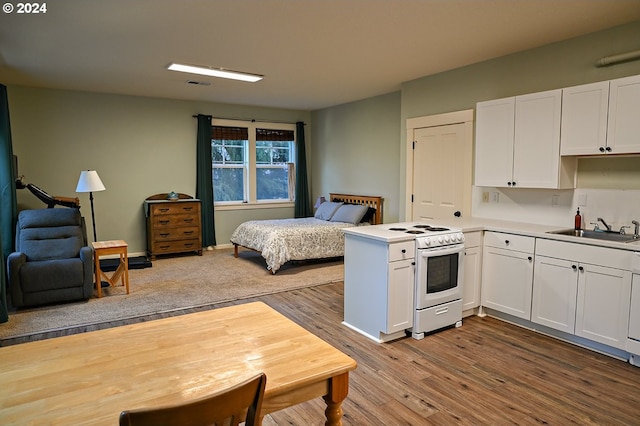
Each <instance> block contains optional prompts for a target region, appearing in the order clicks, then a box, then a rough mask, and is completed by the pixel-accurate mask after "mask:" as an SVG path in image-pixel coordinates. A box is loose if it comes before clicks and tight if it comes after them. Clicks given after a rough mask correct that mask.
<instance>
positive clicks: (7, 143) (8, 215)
mask: <svg viewBox="0 0 640 426" xmlns="http://www.w3.org/2000/svg"><path fill="white" fill-rule="evenodd" d="M15 178H16V175H15V163H14V161H13V147H12V145H11V126H10V125H9V101H8V99H7V88H6V86H4V85H2V84H0V206H2V208H1V209H0V260H2V267H0V272H2V274H1V277H0V279H1V281H0V322H7V321H8V320H9V311H8V309H7V271H6V270H5V267H6V264H7V256H9V253H11V252H12V251H13V247H14V239H15V237H14V233H15V225H16V218H17V216H18V203H17V201H16V180H15Z"/></svg>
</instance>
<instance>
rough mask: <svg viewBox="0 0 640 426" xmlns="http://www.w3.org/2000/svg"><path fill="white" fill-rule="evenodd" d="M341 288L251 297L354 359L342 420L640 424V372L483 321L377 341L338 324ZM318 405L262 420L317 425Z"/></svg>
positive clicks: (270, 425) (363, 422)
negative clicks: (355, 365)
mask: <svg viewBox="0 0 640 426" xmlns="http://www.w3.org/2000/svg"><path fill="white" fill-rule="evenodd" d="M342 291H343V285H342V283H337V284H327V285H323V286H318V287H313V288H306V289H301V290H295V291H290V292H285V293H279V294H273V295H268V296H263V297H260V298H257V299H255V300H262V301H264V302H266V303H268V304H269V305H270V306H272V307H273V308H274V309H276V310H278V311H279V312H281V313H282V314H284V315H285V316H287V317H289V318H290V319H292V320H293V321H295V322H297V323H299V324H300V325H302V326H303V327H305V328H306V329H308V330H309V331H311V332H313V333H314V334H316V335H318V336H319V337H321V338H322V339H324V340H326V341H327V342H329V343H331V344H332V345H334V346H335V347H337V348H339V349H341V350H342V351H343V352H345V353H347V354H349V355H350V356H351V357H353V358H354V359H355V360H356V361H357V362H358V368H357V369H356V371H354V372H352V373H351V375H350V389H349V395H348V397H347V399H346V400H345V402H344V404H343V410H344V418H343V424H344V425H345V426H346V425H385V426H390V425H451V424H456V425H513V424H520V425H534V424H535V425H539V424H551V425H566V424H580V425H590V424H594V425H595V424H597V425H638V424H640V368H637V367H634V366H631V365H629V364H628V363H625V362H623V361H619V360H616V359H613V358H610V357H608V356H605V355H601V354H598V353H595V352H592V351H589V350H586V349H582V348H580V347H577V346H574V345H571V344H568V343H564V342H561V341H558V340H556V339H553V338H550V337H546V336H543V335H541V334H538V333H535V332H532V331H529V330H526V329H523V328H520V327H517V326H514V325H511V324H508V323H505V322H502V321H500V320H497V319H493V318H488V317H487V318H478V317H470V318H467V319H465V320H464V324H463V326H462V327H460V328H457V329H456V328H451V329H446V330H443V331H440V332H438V333H435V334H432V335H430V336H427V337H425V339H423V340H414V339H412V338H403V339H400V340H396V341H393V342H390V343H385V344H377V343H375V342H373V341H371V340H369V339H367V338H365V337H363V336H361V335H359V334H358V333H356V332H354V331H352V330H350V329H348V328H347V327H345V326H343V325H341V321H342V319H343V315H342V313H343V306H342V301H343V298H342V294H343V293H342ZM244 302H246V301H244ZM228 304H233V303H228ZM228 304H225V305H228ZM221 306H224V305H221ZM373 314H374V313H372V315H373ZM267 380H268V379H267ZM324 408H325V405H324V402H323V401H322V400H317V401H311V402H308V403H305V404H302V405H299V406H296V407H292V408H290V409H286V410H283V411H280V412H277V413H273V414H272V415H270V416H267V417H266V418H265V419H264V422H263V424H264V425H265V426H273V425H278V426H281V425H305V426H306V425H321V424H323V412H324Z"/></svg>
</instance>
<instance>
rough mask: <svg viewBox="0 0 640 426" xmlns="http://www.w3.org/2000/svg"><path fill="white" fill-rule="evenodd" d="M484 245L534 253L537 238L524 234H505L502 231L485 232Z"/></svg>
mask: <svg viewBox="0 0 640 426" xmlns="http://www.w3.org/2000/svg"><path fill="white" fill-rule="evenodd" d="M484 245H485V246H488V247H497V248H503V249H507V250H514V251H521V252H524V253H533V250H534V248H535V238H533V237H525V236H522V235H515V234H505V233H502V232H485V234H484Z"/></svg>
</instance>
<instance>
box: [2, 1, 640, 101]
mask: <svg viewBox="0 0 640 426" xmlns="http://www.w3.org/2000/svg"><path fill="white" fill-rule="evenodd" d="M3 3H6V2H4V1H3ZM10 3H13V4H14V5H16V4H17V2H14V1H12V0H11V1H10ZM639 19H640V0H393V1H391V0H322V1H321V0H52V1H49V2H47V12H46V13H45V14H39V15H26V14H17V13H15V11H14V13H11V14H8V13H5V12H0V83H3V84H8V85H11V84H16V85H26V86H36V87H49V88H60V89H71V90H81V91H94V92H106V93H118V94H130V95H141V96H152V97H161V98H172V99H188V100H200V101H210V102H223V103H234V104H243V105H259V106H271V107H281V108H291V109H302V110H315V109H320V108H325V107H328V106H332V105H337V104H342V103H346V102H350V101H354V100H359V99H364V98H368V97H371V96H376V95H380V94H385V93H389V92H393V91H396V90H399V88H400V84H401V83H402V82H405V81H409V80H413V79H416V78H419V77H422V76H426V75H430V74H435V73H438V72H441V71H446V70H450V69H453V68H457V67H460V66H464V65H468V64H472V63H475V62H480V61H484V60H487V59H490V58H495V57H499V56H502V55H506V54H509V53H513V52H517V51H521V50H525V49H530V48H533V47H537V46H542V45H545V44H549V43H552V42H555V41H559V40H564V39H568V38H572V37H575V36H579V35H583V34H587V33H591V32H594V31H598V30H601V29H605V28H610V27H613V26H616V25H620V24H623V23H627V22H631V21H636V20H639ZM639 47H640V46H639ZM613 53H619V52H614V51H612V52H611V54H613ZM596 59H597V58H594V61H595V60H596ZM174 61H175V62H183V63H188V64H194V65H205V66H211V67H221V68H227V69H231V70H239V71H245V72H249V73H256V74H263V75H264V76H265V78H264V80H262V81H260V82H258V83H244V82H237V81H226V80H221V79H215V78H211V77H200V76H193V75H188V74H182V73H177V72H174V71H168V70H166V69H165V67H166V65H167V64H169V63H170V62H174ZM189 79H192V80H198V81H205V82H210V83H211V85H209V86H198V85H190V84H187V83H186V81H187V80H189Z"/></svg>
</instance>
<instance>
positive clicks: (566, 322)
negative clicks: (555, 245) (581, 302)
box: [531, 256, 578, 334]
mask: <svg viewBox="0 0 640 426" xmlns="http://www.w3.org/2000/svg"><path fill="white" fill-rule="evenodd" d="M577 293H578V266H577V262H572V261H569V260H561V259H555V258H552V257H545V256H536V260H535V274H534V277H533V301H532V303H531V321H532V322H535V323H537V324H542V325H545V326H547V327H551V328H555V329H556V330H560V331H565V332H567V333H571V334H573V332H574V330H575V323H576V297H577Z"/></svg>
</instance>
